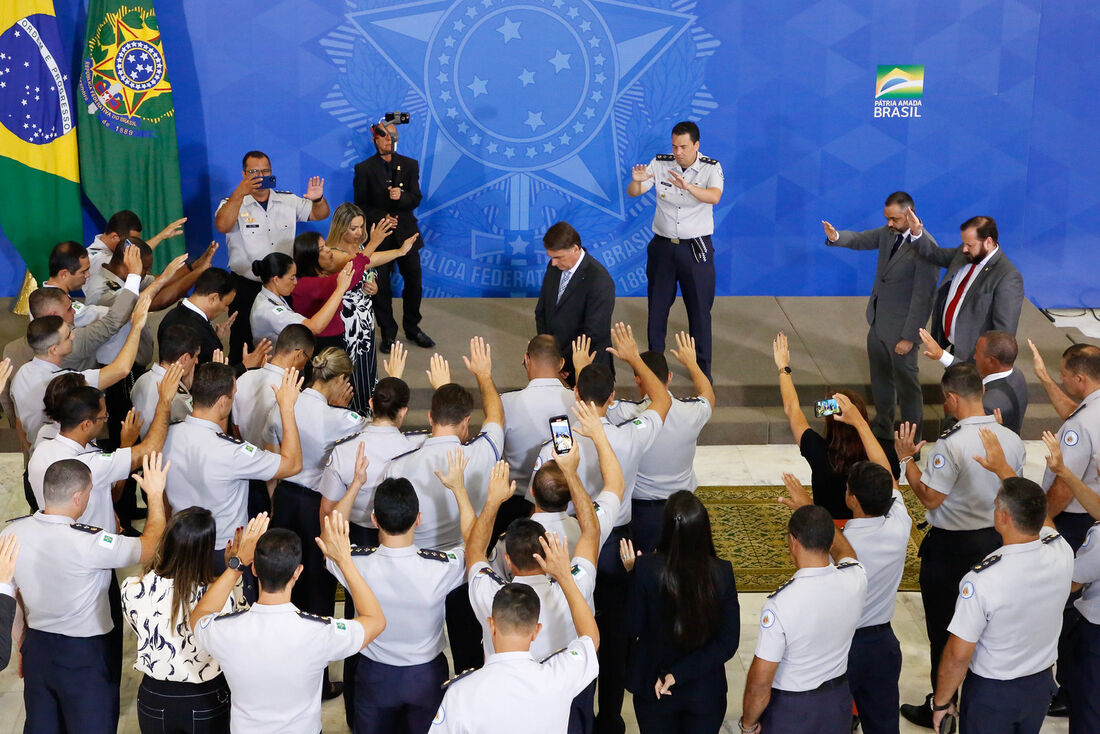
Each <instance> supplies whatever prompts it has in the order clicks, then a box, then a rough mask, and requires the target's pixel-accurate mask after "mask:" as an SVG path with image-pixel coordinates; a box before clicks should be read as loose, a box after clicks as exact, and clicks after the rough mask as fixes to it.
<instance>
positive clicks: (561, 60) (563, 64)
mask: <svg viewBox="0 0 1100 734" xmlns="http://www.w3.org/2000/svg"><path fill="white" fill-rule="evenodd" d="M572 55H573V54H563V53H562V52H561V50H558V52H557V53H556V54H554V58H552V59H548V61H549V62H550V63H551V64H553V66H554V73H555V74H557V73H558V72H559V71H561V70H562V69H568V68H569V57H570V56H572Z"/></svg>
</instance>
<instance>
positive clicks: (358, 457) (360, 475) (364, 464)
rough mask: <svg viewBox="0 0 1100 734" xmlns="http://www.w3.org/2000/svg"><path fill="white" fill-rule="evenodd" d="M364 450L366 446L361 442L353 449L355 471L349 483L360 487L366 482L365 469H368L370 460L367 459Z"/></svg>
mask: <svg viewBox="0 0 1100 734" xmlns="http://www.w3.org/2000/svg"><path fill="white" fill-rule="evenodd" d="M366 449H367V446H366V444H365V443H364V442H362V441H360V442H359V445H358V446H357V447H356V449H355V471H354V472H353V473H352V478H351V481H352V483H353V484H358V485H359V486H360V487H362V486H363V484H364V483H365V482H366V481H367V469H368V468H369V467H370V459H368V458H367V452H366Z"/></svg>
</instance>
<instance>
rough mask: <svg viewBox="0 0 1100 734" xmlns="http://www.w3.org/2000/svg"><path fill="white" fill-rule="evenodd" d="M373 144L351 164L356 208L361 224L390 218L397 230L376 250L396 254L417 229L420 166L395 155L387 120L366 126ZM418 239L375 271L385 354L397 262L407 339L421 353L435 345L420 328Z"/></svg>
mask: <svg viewBox="0 0 1100 734" xmlns="http://www.w3.org/2000/svg"><path fill="white" fill-rule="evenodd" d="M371 132H372V133H373V134H374V145H375V147H376V148H377V149H378V152H377V153H376V154H375V155H372V156H371V157H369V158H367V159H366V160H363V161H360V162H359V163H357V164H356V165H355V179H354V182H353V190H354V196H355V204H356V206H358V207H359V208H360V209H362V210H363V213H364V214H365V215H366V218H367V221H366V225H367V227H368V228H369V227H370V225H372V224H374V223H375V222H377V221H379V220H381V219H385V218H386V217H389V218H391V219H393V220H394V221H395V222H396V223H397V226H396V227H395V228H394V230H393V232H391V233H390V236H389V237H387V238H386V240H385V241H384V242H383V243H382V245H381V246H380V247H379V248H378V249H379V250H396V249H398V248H399V247H401V243H402V242H404V241H405V240H406V239H408V238H409V237H411V236H412V235H414V234H418V233H419V232H420V230H419V229H418V228H417V226H416V215H415V214H413V210H414V209H416V207H418V206H420V198H421V197H420V164H418V163H417V162H416V160H415V159H413V158H409V157H407V156H403V155H399V154H398V153H397V152H396V147H397V139H398V137H400V136H399V134H398V132H397V126H396V125H394V124H393V123H391V122H379V123H378V124H376V125H371ZM422 246H423V238H418V239H417V240H416V244H415V245H413V249H412V250H411V251H410V252H409V253H408V254H407V255H402V256H401V257H399V258H397V259H396V260H394V261H393V262H389V263H386V264H385V265H383V266H381V267H380V268H378V276H379V277H378V293H376V294H375V295H374V296H373V300H374V313H375V314H376V318H377V320H378V326H379V328H381V329H382V342H381V344H379V346H378V349H379V351H380V352H382V353H383V354H389V353H390V348H391V347H392V346H393V342H394V340H395V339H396V338H397V321H395V320H394V318H393V286H392V285H391V284H390V276H391V275H392V274H393V268H394V265H395V264H396V265H397V267H398V268H399V269H400V270H401V277H402V278H404V280H405V288H404V290H403V291H402V292H401V298H402V303H403V304H404V315H403V316H402V319H401V322H402V326H403V327H404V329H405V335H406V336H407V337H408V338H409V341H412V342H415V343H416V344H417V346H421V347H424V348H425V349H427V348H430V347H434V346H435V342H434V341H433V340H432V338H431V337H430V336H428V335H427V334H425V333H424V332H423V331H421V330H420V319H421V316H420V298H421V291H422V288H421V280H420V279H421V273H420V248H421V247H422Z"/></svg>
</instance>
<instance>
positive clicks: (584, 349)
mask: <svg viewBox="0 0 1100 734" xmlns="http://www.w3.org/2000/svg"><path fill="white" fill-rule="evenodd" d="M595 359H596V353H595V352H593V351H592V340H591V339H590V338H589V337H588V335H587V334H581V335H580V336H578V337H577V338H576V339H574V340H573V374H575V375H579V374H580V373H581V370H583V369H584V368H585V367H587V366H588V365H590V364H592V362H594V361H595Z"/></svg>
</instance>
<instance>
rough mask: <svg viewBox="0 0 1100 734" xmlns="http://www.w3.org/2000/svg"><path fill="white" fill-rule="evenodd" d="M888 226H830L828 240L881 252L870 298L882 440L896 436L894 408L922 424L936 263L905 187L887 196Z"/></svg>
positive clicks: (877, 428)
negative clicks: (923, 361)
mask: <svg viewBox="0 0 1100 734" xmlns="http://www.w3.org/2000/svg"><path fill="white" fill-rule="evenodd" d="M883 214H884V215H885V217H886V226H884V227H879V228H878V229H869V230H866V231H863V232H850V231H841V232H838V231H837V230H836V229H835V228H834V227H833V225H831V224H829V223H828V222H824V221H823V222H822V225H824V227H825V238H826V239H825V244H827V245H830V246H833V247H847V248H849V249H852V250H878V268H877V269H876V270H875V283H874V285H873V286H872V287H871V298H870V299H869V300H868V301H867V323H868V324H869V325H870V327H871V328H870V330H869V331H868V332H867V361H868V363H869V364H870V368H871V395H872V397H873V398H874V401H875V420H874V422H873V423H872V424H871V428H872V429H873V430H874V433H875V435H876V436H878V437H879V438H885V439H889V438H890V437H892V436H893V435H894V406H895V405H900V407H901V420H902V421H903V422H908V423H915V424H917V425H918V426H919V425H920V422H921V418H922V417H923V415H924V397H923V395H922V393H921V387H920V377H919V375H918V374H917V350H916V349H914V348H913V345H914V344H916V341H917V329H919V328H921V327H922V326H924V325H925V324H926V323H927V322H928V314H929V312H930V311H931V310H932V293H933V291H934V289H935V287H936V276H937V275H938V273H937V272H936V267H935V266H934V265H932V264H930V263H928V262H925V261H924V260H921V259H920V258H919V257H917V256H916V253H915V252H914V249H913V245H914V243H915V242H917V241H924V242H930V243H931V244H932V245H933V246H935V244H936V240H935V238H933V237H932V235H931V233H929V232H925V231H924V228H923V226H921V222H920V220H919V219H917V216H916V214H914V213H913V199H912V197H910V196H909V194H907V193H905V192H904V191H895V192H894V193H892V194H890V195H889V196H888V197H886V204H885V208H884V209H883Z"/></svg>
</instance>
